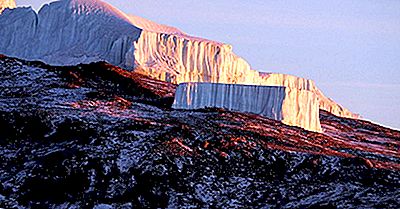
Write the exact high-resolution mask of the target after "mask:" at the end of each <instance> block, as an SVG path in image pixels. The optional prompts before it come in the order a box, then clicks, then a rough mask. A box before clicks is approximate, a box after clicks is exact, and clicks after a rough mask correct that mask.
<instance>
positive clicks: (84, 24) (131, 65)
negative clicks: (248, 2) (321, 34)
mask: <svg viewBox="0 0 400 209" xmlns="http://www.w3.org/2000/svg"><path fill="white" fill-rule="evenodd" d="M0 28H1V30H0V54H5V55H8V56H14V57H19V58H24V59H28V60H40V61H44V62H46V63H48V64H52V65H76V64H79V63H90V62H93V61H107V62H109V63H111V64H114V65H117V66H120V67H123V68H125V69H132V70H135V71H136V72H139V73H142V74H145V75H148V76H150V77H152V78H156V79H159V80H164V81H168V82H172V83H182V82H212V83H227V84H248V85H266V86H271V85H273V86H285V87H287V89H293V90H294V91H296V90H308V91H312V92H314V93H315V94H316V95H318V98H319V101H320V108H321V109H323V110H327V111H329V112H331V113H333V114H335V115H337V116H342V117H350V118H356V117H358V116H357V115H355V114H353V113H351V112H350V111H349V110H347V109H345V108H343V107H342V106H340V105H339V104H337V103H335V102H334V101H332V100H330V99H329V98H327V97H325V96H324V95H323V94H322V93H321V91H319V90H318V88H316V86H315V84H314V82H312V81H310V80H307V79H303V78H298V77H295V76H288V75H282V74H273V73H271V74H264V73H260V72H258V71H256V70H252V69H251V67H250V65H249V64H248V63H247V62H246V61H245V60H244V59H242V58H241V57H238V56H237V55H235V54H234V53H233V51H232V47H231V46H230V45H227V44H222V43H218V42H215V41H210V40H206V39H202V38H197V37H192V36H189V35H187V34H185V33H184V32H182V31H180V30H178V29H176V28H174V27H169V26H165V25H161V24H157V23H154V22H152V21H149V20H145V19H143V18H140V17H136V16H132V15H127V14H124V13H123V12H121V11H119V10H118V9H116V8H114V7H113V6H111V5H109V4H107V3H105V2H103V1H100V0H61V1H57V2H53V3H50V4H49V5H45V6H44V7H43V8H41V9H40V11H39V12H38V13H36V12H35V11H34V10H32V9H31V8H17V9H14V10H5V11H4V12H3V14H2V15H0Z"/></svg>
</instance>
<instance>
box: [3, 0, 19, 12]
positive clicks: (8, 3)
mask: <svg viewBox="0 0 400 209" xmlns="http://www.w3.org/2000/svg"><path fill="white" fill-rule="evenodd" d="M15 7H16V3H15V0H0V13H1V12H2V11H3V10H4V9H6V8H11V9H12V8H15Z"/></svg>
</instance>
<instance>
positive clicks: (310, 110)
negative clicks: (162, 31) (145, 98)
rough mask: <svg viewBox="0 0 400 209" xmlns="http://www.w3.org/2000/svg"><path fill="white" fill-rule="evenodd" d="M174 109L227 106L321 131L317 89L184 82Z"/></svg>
mask: <svg viewBox="0 0 400 209" xmlns="http://www.w3.org/2000/svg"><path fill="white" fill-rule="evenodd" d="M172 107H173V108H174V109H189V110H196V109H204V108H206V107H215V108H224V109H227V110H233V111H238V112H245V113H254V114H259V115H262V116H264V117H267V118H271V119H274V120H279V121H282V122H283V123H284V124H287V125H291V126H297V127H301V128H304V129H306V130H310V131H315V132H321V131H322V129H321V124H320V121H319V101H318V97H317V95H316V94H314V92H311V91H307V90H299V89H290V88H287V87H283V86H256V85H239V84H219V83H182V84H180V85H179V86H178V88H177V90H176V93H175V101H174V104H173V106H172Z"/></svg>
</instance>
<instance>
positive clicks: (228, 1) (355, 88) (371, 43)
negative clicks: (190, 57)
mask: <svg viewBox="0 0 400 209" xmlns="http://www.w3.org/2000/svg"><path fill="white" fill-rule="evenodd" d="M46 2H51V1H48V0H47V1H46V0H17V5H18V6H22V5H31V6H32V7H33V8H35V9H39V8H40V6H41V5H42V4H43V3H46ZM106 2H108V3H110V4H112V5H114V6H115V7H117V8H119V9H121V10H122V11H124V12H126V13H129V14H134V15H137V16H141V17H144V18H147V19H150V20H153V21H155V22H158V23H162V24H166V25H171V26H175V27H177V28H180V29H181V30H183V31H184V32H186V33H188V34H191V35H194V36H199V37H203V38H208V39H211V40H216V41H220V42H224V43H228V44H231V45H233V49H234V51H235V53H236V54H238V55H240V56H241V57H243V58H244V59H246V60H247V61H248V62H249V63H250V65H251V66H252V68H253V69H256V70H259V71H263V72H276V73H286V74H292V75H296V76H300V77H305V78H309V79H312V80H314V81H315V82H316V84H317V86H318V87H319V88H320V89H321V90H322V91H323V92H324V93H325V94H326V95H327V96H328V97H331V98H332V99H334V100H335V101H336V102H338V103H340V104H342V105H343V106H345V107H346V108H348V109H350V110H351V111H353V112H355V113H359V114H361V116H362V117H363V118H365V119H368V120H372V121H374V122H377V123H379V124H382V125H385V126H389V127H393V128H397V129H400V1H399V0H362V1H360V0H329V1H328V0H280V1H276V0H246V1H243V0H203V1H198V0H168V1H165V0H124V1H122V0H106Z"/></svg>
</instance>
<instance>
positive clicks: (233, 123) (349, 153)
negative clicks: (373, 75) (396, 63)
mask: <svg viewBox="0 0 400 209" xmlns="http://www.w3.org/2000/svg"><path fill="white" fill-rule="evenodd" d="M175 88H176V86H175V85H173V84H170V83H165V82H161V81H156V80H152V79H150V78H148V77H146V76H142V75H140V74H131V73H130V72H127V71H125V70H123V69H121V68H118V67H114V66H112V65H109V64H107V63H95V64H90V65H79V66H71V67H52V66H48V65H45V64H43V63H39V62H26V61H22V60H17V59H12V58H7V57H4V56H3V57H0V144H1V146H0V208H25V207H28V208H157V207H158V208H166V207H169V208H189V207H192V208H193V207H194V208H200V207H202V208H205V207H209V208H214V207H216V208H243V207H254V208H315V207H319V208H321V207H322V208H336V207H337V208H357V207H358V208H399V207H400V204H399V201H398V200H399V198H400V192H399V191H400V154H399V152H398V150H399V145H400V132H398V131H394V130H390V129H387V128H384V127H381V126H378V125H375V124H373V123H370V122H365V121H362V120H353V119H345V118H339V117H336V116H334V115H332V114H330V113H328V112H325V111H321V113H320V117H321V125H322V128H323V130H324V133H323V134H321V133H314V132H308V131H305V130H303V129H300V128H296V127H291V126H287V125H284V124H282V123H281V122H279V121H275V120H271V119H267V118H264V117H261V116H257V115H252V114H243V113H237V112H229V111H223V110H219V109H205V110H201V111H177V110H172V109H170V108H169V107H170V106H171V105H172V96H173V94H174V91H175Z"/></svg>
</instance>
